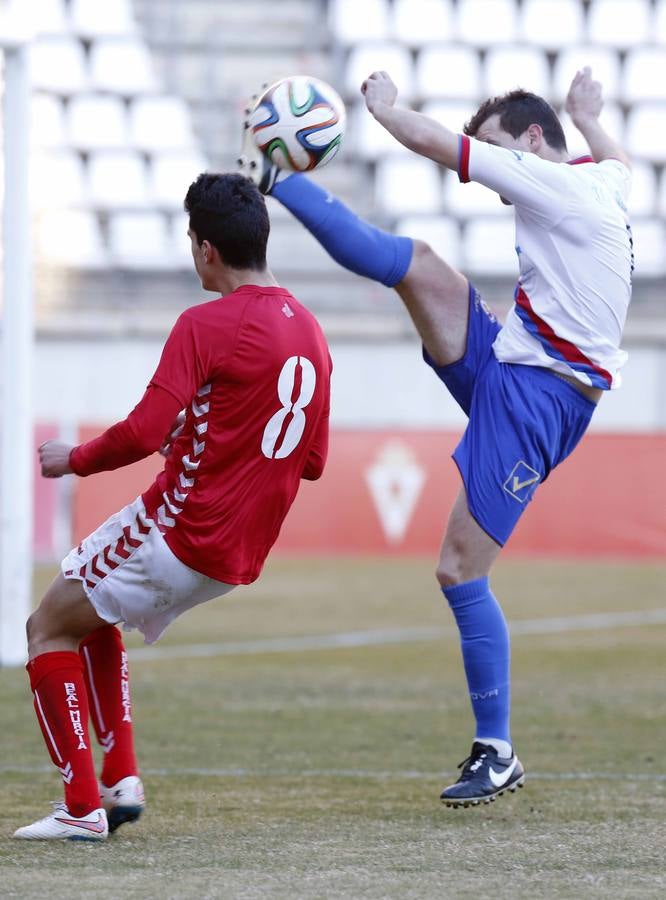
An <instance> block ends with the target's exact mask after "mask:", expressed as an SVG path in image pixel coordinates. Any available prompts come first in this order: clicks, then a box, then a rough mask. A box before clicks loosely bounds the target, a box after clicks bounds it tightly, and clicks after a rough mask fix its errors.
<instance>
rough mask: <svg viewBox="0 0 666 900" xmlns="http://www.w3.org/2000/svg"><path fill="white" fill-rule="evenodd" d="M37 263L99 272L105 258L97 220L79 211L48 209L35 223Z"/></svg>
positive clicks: (92, 214) (85, 211) (104, 249)
mask: <svg viewBox="0 0 666 900" xmlns="http://www.w3.org/2000/svg"><path fill="white" fill-rule="evenodd" d="M37 260H38V261H44V262H47V263H50V264H51V265H61V266H68V267H71V268H79V269H102V268H106V266H107V265H108V254H107V252H106V248H105V247H104V242H103V240H102V233H101V230H100V224H99V221H98V219H97V216H96V215H95V214H94V213H92V212H90V211H88V210H80V209H58V210H54V209H50V210H46V211H45V212H43V213H42V214H41V215H40V216H39V217H38V219H37Z"/></svg>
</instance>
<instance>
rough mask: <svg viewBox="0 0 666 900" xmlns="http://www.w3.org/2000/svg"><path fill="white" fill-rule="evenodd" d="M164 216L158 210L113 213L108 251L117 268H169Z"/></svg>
mask: <svg viewBox="0 0 666 900" xmlns="http://www.w3.org/2000/svg"><path fill="white" fill-rule="evenodd" d="M167 225H168V223H167V220H166V217H165V216H163V215H162V214H161V213H158V212H117V213H114V214H113V215H112V216H111V217H110V219H109V250H110V254H111V260H112V262H113V264H114V265H116V266H117V267H119V268H121V269H170V268H173V257H172V253H171V251H172V245H171V242H170V239H169V238H170V236H169V231H168V228H167Z"/></svg>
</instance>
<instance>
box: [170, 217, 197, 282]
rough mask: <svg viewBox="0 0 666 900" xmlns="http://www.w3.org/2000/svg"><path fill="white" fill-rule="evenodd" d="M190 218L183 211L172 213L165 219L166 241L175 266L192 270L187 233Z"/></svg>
mask: <svg viewBox="0 0 666 900" xmlns="http://www.w3.org/2000/svg"><path fill="white" fill-rule="evenodd" d="M189 227H190V218H189V216H188V215H187V213H185V212H182V211H181V212H178V213H174V214H173V215H172V216H169V217H168V220H167V241H168V244H169V247H170V251H169V252H170V254H171V260H172V263H173V265H174V267H175V268H177V269H187V270H188V271H191V270H192V247H191V244H190V239H189V237H188V235H187V229H188V228H189Z"/></svg>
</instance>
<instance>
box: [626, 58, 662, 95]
mask: <svg viewBox="0 0 666 900" xmlns="http://www.w3.org/2000/svg"><path fill="white" fill-rule="evenodd" d="M623 74H624V77H623V80H622V94H623V97H624V100H625V101H626V102H627V103H628V104H632V103H635V102H636V101H638V100H666V48H664V47H636V48H634V49H633V50H630V51H629V52H628V53H627V57H626V59H625V61H624V72H623Z"/></svg>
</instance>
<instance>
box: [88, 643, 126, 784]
mask: <svg viewBox="0 0 666 900" xmlns="http://www.w3.org/2000/svg"><path fill="white" fill-rule="evenodd" d="M79 656H80V657H81V660H82V662H83V671H84V673H85V678H86V687H87V688H88V697H89V699H90V713H91V716H92V721H93V726H94V728H95V734H96V735H97V740H98V741H99V742H100V744H101V746H102V748H103V750H104V763H103V766H102V784H104V785H106V787H111V786H112V785H114V784H115V783H116V782H117V781H120V779H121V778H125V777H126V776H127V775H137V774H138V771H137V765H136V756H135V754H134V732H133V728H132V703H131V700H130V691H129V671H128V667H127V652H126V650H125V645H124V644H123V639H122V637H121V636H120V631H118V629H117V628H116V627H115V625H106V626H104V627H103V628H97V629H96V630H95V631H93V632H91V633H90V634H89V635H88V636H87V637H86V638H84V639H83V640H82V641H81V643H80V645H79Z"/></svg>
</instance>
